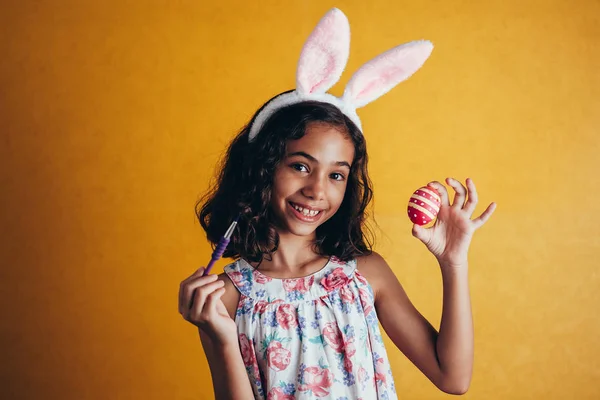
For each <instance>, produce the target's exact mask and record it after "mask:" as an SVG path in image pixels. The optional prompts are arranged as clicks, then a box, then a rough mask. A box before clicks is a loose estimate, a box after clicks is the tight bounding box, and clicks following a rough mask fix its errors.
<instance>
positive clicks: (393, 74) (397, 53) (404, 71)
mask: <svg viewBox="0 0 600 400" xmlns="http://www.w3.org/2000/svg"><path fill="white" fill-rule="evenodd" d="M432 50H433V44H432V43H431V42H429V41H427V40H419V41H414V42H410V43H406V44H403V45H400V46H397V47H394V48H393V49H391V50H388V51H386V52H385V53H383V54H381V55H379V56H377V57H375V58H374V59H372V60H371V61H369V62H367V63H366V64H364V65H363V66H362V67H360V69H359V70H358V71H356V73H355V74H354V75H353V76H352V78H351V79H350V81H349V82H348V85H347V86H346V89H345V91H344V96H343V99H344V102H348V103H350V104H352V105H354V107H355V108H360V107H363V106H365V105H367V104H369V103H370V102H372V101H373V100H376V99H378V98H379V97H381V96H383V95H384V94H386V93H387V92H389V91H390V90H391V89H392V88H393V87H394V86H396V85H397V84H399V83H400V82H402V81H404V80H406V79H408V78H410V76H411V75H412V74H414V73H415V72H416V71H417V70H419V68H421V66H422V65H423V63H425V61H426V60H427V58H429V55H430V54H431V51H432Z"/></svg>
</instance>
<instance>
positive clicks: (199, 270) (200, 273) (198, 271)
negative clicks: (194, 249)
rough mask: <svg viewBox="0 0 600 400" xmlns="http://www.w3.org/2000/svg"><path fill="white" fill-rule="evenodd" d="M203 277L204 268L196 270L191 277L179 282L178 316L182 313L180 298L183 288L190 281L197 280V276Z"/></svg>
mask: <svg viewBox="0 0 600 400" xmlns="http://www.w3.org/2000/svg"><path fill="white" fill-rule="evenodd" d="M203 275H204V267H200V268H198V269H197V270H196V271H195V272H194V273H193V274H192V275H190V276H188V277H187V278H185V279H184V280H183V281H181V284H180V285H179V314H181V313H182V307H181V305H182V304H183V301H182V297H183V290H182V289H183V287H184V286H185V285H186V284H187V283H188V282H189V281H191V280H192V279H194V278H197V277H199V276H203Z"/></svg>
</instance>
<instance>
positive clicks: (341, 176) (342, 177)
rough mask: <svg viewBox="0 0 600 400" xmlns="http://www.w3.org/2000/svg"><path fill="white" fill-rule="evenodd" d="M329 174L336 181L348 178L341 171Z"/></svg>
mask: <svg viewBox="0 0 600 400" xmlns="http://www.w3.org/2000/svg"><path fill="white" fill-rule="evenodd" d="M329 176H331V178H332V179H333V180H336V181H343V180H345V179H346V177H345V176H344V175H342V174H340V173H339V172H334V173H333V174H331V175H329Z"/></svg>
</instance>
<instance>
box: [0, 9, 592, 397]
mask: <svg viewBox="0 0 600 400" xmlns="http://www.w3.org/2000/svg"><path fill="white" fill-rule="evenodd" d="M209 3H210V4H209ZM257 3H258V4H254V2H242V1H239V2H236V1H233V0H228V1H223V0H222V1H211V2H207V1H158V0H156V1H150V0H148V1H141V0H138V1H135V0H133V1H127V2H123V1H113V0H106V1H95V0H94V1H92V0H88V1H72V0H62V1H47V0H42V1H31V0H13V1H6V0H5V1H3V2H2V11H1V12H0V46H1V47H0V57H1V60H0V101H1V103H0V126H1V128H0V130H1V132H2V141H1V144H0V185H1V186H0V187H1V191H2V207H1V208H0V210H1V211H0V218H1V219H0V223H1V226H2V230H1V235H2V237H1V240H0V249H1V256H2V268H1V275H0V293H1V296H2V302H1V303H0V304H1V305H0V307H1V311H2V320H1V329H0V343H1V348H0V354H2V357H1V360H2V362H1V363H0V379H1V382H0V398H2V399H38V398H46V399H140V398H144V399H211V398H212V390H211V387H210V379H209V375H208V369H207V365H206V361H205V359H204V357H203V353H202V351H201V347H200V344H199V341H198V338H197V333H196V331H195V329H194V327H193V326H192V325H190V324H188V323H187V322H185V321H184V320H183V319H182V318H181V317H180V315H179V314H178V312H177V291H178V286H179V282H180V281H181V280H183V279H184V278H185V277H186V276H188V275H189V274H191V273H192V272H193V271H194V270H195V269H196V268H197V267H198V266H199V265H202V264H204V263H206V261H207V260H208V258H209V256H210V248H209V246H208V245H207V244H206V242H205V239H204V234H203V232H202V230H201V228H200V226H199V224H198V223H197V221H196V220H195V216H194V213H193V206H194V202H195V201H196V199H197V198H198V196H199V195H200V194H201V193H202V192H203V191H204V190H205V189H206V187H207V185H208V182H209V179H210V177H211V175H212V172H213V165H214V163H215V161H216V160H217V159H218V157H219V155H220V153H221V152H222V151H223V150H224V148H225V146H226V144H227V143H228V141H229V139H230V138H231V137H232V136H233V135H234V134H235V132H236V131H237V130H238V129H239V128H240V127H241V126H242V125H243V124H244V123H245V122H246V121H247V120H248V119H249V118H250V116H251V115H252V113H253V112H254V110H255V109H256V108H257V107H258V106H260V105H261V104H262V102H263V101H265V100H266V99H268V98H269V97H270V96H272V95H273V94H275V93H278V92H280V91H282V90H285V89H288V88H291V87H292V85H293V83H294V72H295V63H296V61H297V58H298V55H299V52H300V49H301V46H302V44H303V42H304V40H305V39H306V37H307V35H308V34H309V33H310V31H311V30H312V28H313V27H314V25H315V24H316V22H317V21H318V20H319V18H320V17H321V16H322V15H323V14H324V13H325V12H326V11H327V10H328V9H329V8H331V7H333V6H337V7H339V8H341V9H342V10H343V11H344V12H345V13H346V14H347V15H348V17H349V19H350V23H351V29H352V47H351V54H350V60H349V65H348V68H347V70H346V71H347V72H346V74H344V76H343V77H342V82H341V84H339V85H337V86H336V87H335V88H334V90H333V92H334V93H336V94H340V93H341V91H342V90H343V84H345V83H346V82H347V80H348V79H349V78H350V74H351V73H352V72H353V71H355V70H356V69H357V68H358V67H359V66H360V65H361V64H362V63H363V62H365V61H367V60H368V59H370V58H371V57H373V56H375V55H377V54H379V53H380V52H382V51H384V50H387V49H388V48H391V47H393V46H394V45H397V44H400V43H403V42H406V41H409V40H413V39H421V38H427V39H430V40H432V41H433V42H434V43H435V45H436V48H435V50H434V52H433V54H432V57H431V58H430V59H429V61H428V62H427V63H426V64H425V66H424V68H423V69H422V70H421V71H419V72H418V73H417V74H416V75H415V76H414V77H413V78H411V79H410V80H409V81H407V82H405V83H403V84H401V86H399V87H397V88H396V89H395V90H393V91H392V92H390V93H389V94H387V95H386V96H384V97H383V98H381V99H380V100H378V101H377V102H376V103H373V104H371V105H369V106H368V107H366V108H365V109H362V110H360V115H361V117H362V119H363V124H364V126H365V135H366V137H367V138H368V144H369V151H370V158H371V164H370V171H371V174H372V179H373V181H374V184H375V194H376V203H375V204H376V205H375V212H376V219H377V222H378V223H379V227H380V229H379V231H378V232H379V234H378V237H379V239H380V240H379V242H378V244H377V247H376V250H377V251H379V252H380V253H382V254H383V255H384V256H385V257H386V259H387V260H388V262H389V263H390V264H391V265H392V266H393V268H394V270H395V271H396V273H397V275H398V277H399V279H400V280H401V282H402V283H403V284H404V286H405V288H406V290H407V292H408V294H409V296H410V297H411V299H412V300H413V302H414V303H415V304H416V306H417V307H418V308H419V309H420V310H421V311H422V312H423V313H424V314H425V316H426V317H428V318H429V319H430V321H432V323H433V324H434V325H436V326H437V325H438V323H439V317H440V310H441V284H440V283H441V282H440V273H439V270H438V268H437V265H436V264H435V262H434V260H433V257H432V256H430V255H429V254H428V253H427V252H426V250H425V248H424V246H422V245H421V244H420V243H418V241H417V240H416V239H414V238H412V237H411V235H410V222H409V221H408V219H407V218H406V217H405V206H406V203H407V199H408V197H409V196H410V194H411V193H412V191H413V190H414V189H416V188H417V187H418V186H419V185H421V184H424V183H427V182H428V181H429V180H432V179H439V180H442V179H444V178H445V177H446V176H455V177H458V178H460V179H463V180H464V179H465V178H466V177H468V176H469V177H472V178H473V179H474V180H475V182H476V183H477V184H478V189H479V192H480V198H481V202H482V204H480V206H479V207H478V211H479V212H481V211H483V209H484V207H485V205H487V204H488V203H489V202H491V201H497V202H498V210H497V212H496V214H495V215H494V217H493V218H492V220H490V222H489V223H488V224H487V225H486V226H485V227H484V228H483V229H482V230H481V231H480V232H478V233H477V236H476V238H475V240H474V242H473V246H472V252H471V272H470V274H471V275H470V276H471V285H472V298H473V311H474V317H475V329H476V362H475V372H474V376H473V382H472V386H471V389H470V391H469V392H468V394H467V395H466V396H465V398H472V399H598V398H600V385H599V384H598V378H600V363H599V361H598V360H600V345H598V337H599V333H600V322H599V321H600V319H599V318H598V306H599V305H600V290H599V284H600V275H599V274H598V268H599V267H600V262H599V260H600V228H599V222H600V218H599V211H600V206H599V203H600V190H599V189H598V187H599V184H600V180H599V178H598V176H599V175H598V172H600V168H599V167H600V161H599V159H600V155H599V153H600V136H599V132H598V129H599V127H600V44H599V43H600V40H599V39H600V3H599V2H598V1H593V0H587V1H585V0H570V1H566V0H565V1H559V0H546V1H535V0H503V1H500V0H497V1H475V0H464V1H435V0H424V1H410V2H409V1H391V0H389V1H383V0H381V1H373V2H367V1H338V2H335V3H334V2H331V1H316V0H312V1H308V0H307V1H295V2H291V1H285V2H283V1H281V2H280V1H274V0H271V1H261V2H257ZM483 203H485V204H483ZM222 265H223V262H222V263H221V264H220V266H222ZM388 344H389V342H388ZM389 353H390V357H391V359H392V363H393V366H392V367H393V370H394V373H395V377H396V385H397V388H398V391H399V394H400V397H401V398H404V399H442V398H446V395H445V394H443V393H441V392H439V391H438V390H437V389H436V388H435V387H433V385H431V384H430V383H429V382H428V381H427V380H426V378H425V377H424V376H422V375H421V374H420V372H418V371H417V370H416V368H414V367H413V366H412V365H411V364H410V363H409V362H408V361H407V360H406V359H405V358H404V357H403V356H402V354H400V353H399V351H397V350H396V349H395V348H393V347H389Z"/></svg>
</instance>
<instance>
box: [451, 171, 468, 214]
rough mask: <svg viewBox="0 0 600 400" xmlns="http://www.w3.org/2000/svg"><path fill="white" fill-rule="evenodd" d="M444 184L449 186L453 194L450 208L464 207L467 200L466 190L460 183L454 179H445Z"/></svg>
mask: <svg viewBox="0 0 600 400" xmlns="http://www.w3.org/2000/svg"><path fill="white" fill-rule="evenodd" d="M446 183H447V184H448V185H450V186H451V187H452V189H454V192H455V195H454V201H453V202H452V207H454V208H458V209H462V208H463V206H464V205H465V199H466V198H467V189H466V188H465V187H464V186H463V184H462V183H460V182H459V181H457V180H456V179H454V178H446Z"/></svg>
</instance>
